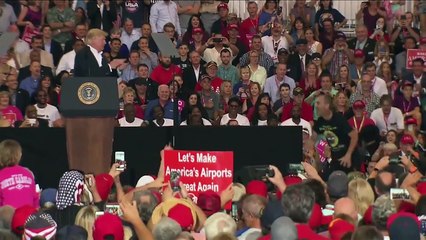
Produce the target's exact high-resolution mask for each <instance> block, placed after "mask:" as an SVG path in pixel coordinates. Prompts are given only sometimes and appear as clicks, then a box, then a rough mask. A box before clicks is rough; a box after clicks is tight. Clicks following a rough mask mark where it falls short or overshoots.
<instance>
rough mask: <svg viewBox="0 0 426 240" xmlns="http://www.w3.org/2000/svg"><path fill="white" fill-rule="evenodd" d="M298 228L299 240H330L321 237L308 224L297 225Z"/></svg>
mask: <svg viewBox="0 0 426 240" xmlns="http://www.w3.org/2000/svg"><path fill="white" fill-rule="evenodd" d="M296 228H297V237H298V239H305V240H328V238H326V237H324V236H321V235H319V234H317V233H315V232H314V231H312V229H311V228H310V227H309V225H307V224H296Z"/></svg>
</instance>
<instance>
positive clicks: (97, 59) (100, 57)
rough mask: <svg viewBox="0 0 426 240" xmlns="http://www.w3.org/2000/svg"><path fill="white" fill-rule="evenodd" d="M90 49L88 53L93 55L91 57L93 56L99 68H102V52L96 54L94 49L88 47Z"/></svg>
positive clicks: (96, 51)
mask: <svg viewBox="0 0 426 240" xmlns="http://www.w3.org/2000/svg"><path fill="white" fill-rule="evenodd" d="M88 46H89V48H90V51H91V52H92V53H93V56H95V58H96V61H97V62H98V65H99V67H102V52H98V50H96V49H95V48H93V47H92V46H90V45H88Z"/></svg>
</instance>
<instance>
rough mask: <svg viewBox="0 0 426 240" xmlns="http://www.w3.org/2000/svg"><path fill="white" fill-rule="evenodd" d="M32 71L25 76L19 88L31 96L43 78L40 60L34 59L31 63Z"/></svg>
mask: <svg viewBox="0 0 426 240" xmlns="http://www.w3.org/2000/svg"><path fill="white" fill-rule="evenodd" d="M30 72H31V75H30V76H29V77H27V78H25V79H24V80H22V82H21V84H19V88H21V89H24V90H25V91H27V92H28V94H29V95H30V97H31V98H32V97H33V95H34V94H35V92H36V90H37V88H38V86H39V82H40V80H41V65H40V62H37V61H33V62H32V63H31V65H30Z"/></svg>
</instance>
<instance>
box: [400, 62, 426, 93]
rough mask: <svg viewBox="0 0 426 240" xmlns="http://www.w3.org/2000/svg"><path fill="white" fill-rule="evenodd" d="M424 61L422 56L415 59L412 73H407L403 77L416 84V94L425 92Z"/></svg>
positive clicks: (425, 75)
mask: <svg viewBox="0 0 426 240" xmlns="http://www.w3.org/2000/svg"><path fill="white" fill-rule="evenodd" d="M423 69H424V61H423V59H422V58H416V59H414V60H413V69H412V71H413V72H412V73H409V74H407V75H406V76H405V77H404V78H403V79H405V80H407V81H409V82H411V83H413V84H414V94H416V95H418V94H419V93H421V92H423V94H425V92H424V91H422V89H423V88H425V87H426V74H425V73H424V71H423Z"/></svg>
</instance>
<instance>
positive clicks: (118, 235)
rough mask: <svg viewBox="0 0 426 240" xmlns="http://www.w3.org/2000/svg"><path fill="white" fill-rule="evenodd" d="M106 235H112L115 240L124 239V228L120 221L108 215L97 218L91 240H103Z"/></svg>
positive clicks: (114, 216) (116, 217)
mask: <svg viewBox="0 0 426 240" xmlns="http://www.w3.org/2000/svg"><path fill="white" fill-rule="evenodd" d="M107 235H113V236H114V239H115V240H123V239H124V228H123V224H122V223H121V219H120V218H119V217H118V216H116V215H112V214H110V213H105V214H104V215H102V216H99V217H98V218H96V220H95V223H94V224H93V240H103V239H104V237H105V236H107Z"/></svg>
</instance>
